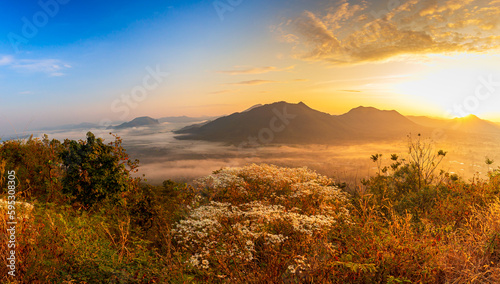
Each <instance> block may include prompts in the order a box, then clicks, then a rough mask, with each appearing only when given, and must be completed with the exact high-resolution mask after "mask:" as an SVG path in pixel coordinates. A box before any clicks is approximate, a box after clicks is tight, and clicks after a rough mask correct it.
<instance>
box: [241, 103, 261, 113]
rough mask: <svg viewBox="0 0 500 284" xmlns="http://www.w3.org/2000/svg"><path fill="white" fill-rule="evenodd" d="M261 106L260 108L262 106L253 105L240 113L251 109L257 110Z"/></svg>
mask: <svg viewBox="0 0 500 284" xmlns="http://www.w3.org/2000/svg"><path fill="white" fill-rule="evenodd" d="M261 106H262V104H256V105H253V106H251V107H249V108H247V109H246V110H244V111H242V112H247V111H251V110H252V109H254V108H257V107H261Z"/></svg>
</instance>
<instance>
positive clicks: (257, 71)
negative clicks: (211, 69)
mask: <svg viewBox="0 0 500 284" xmlns="http://www.w3.org/2000/svg"><path fill="white" fill-rule="evenodd" d="M294 67H295V66H289V67H285V68H281V69H278V68H276V67H274V66H267V67H253V68H247V69H234V70H227V71H217V73H223V74H229V75H242V74H262V73H267V72H271V71H275V72H276V71H285V70H290V69H293V68H294Z"/></svg>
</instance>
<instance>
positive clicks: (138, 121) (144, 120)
mask: <svg viewBox="0 0 500 284" xmlns="http://www.w3.org/2000/svg"><path fill="white" fill-rule="evenodd" d="M157 124H160V122H159V121H158V120H157V119H154V118H151V117H149V116H141V117H136V118H134V119H133V120H131V121H129V122H124V123H122V124H120V125H118V126H115V127H113V128H114V129H121V128H130V127H139V126H152V125H157Z"/></svg>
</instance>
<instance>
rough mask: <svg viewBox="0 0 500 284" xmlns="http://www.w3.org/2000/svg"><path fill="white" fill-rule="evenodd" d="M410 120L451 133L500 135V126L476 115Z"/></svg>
mask: <svg viewBox="0 0 500 284" xmlns="http://www.w3.org/2000/svg"><path fill="white" fill-rule="evenodd" d="M408 118H409V119H410V120H412V121H413V122H415V123H418V124H420V125H423V126H427V127H432V128H441V129H445V130H449V131H460V132H466V133H500V125H499V124H497V123H493V122H490V121H487V120H484V119H480V118H479V117H477V116H475V115H472V114H471V115H469V116H466V117H461V118H454V119H439V118H429V117H425V116H408Z"/></svg>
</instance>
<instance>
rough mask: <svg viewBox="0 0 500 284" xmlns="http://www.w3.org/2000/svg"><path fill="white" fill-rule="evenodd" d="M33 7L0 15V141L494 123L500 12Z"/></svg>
mask: <svg viewBox="0 0 500 284" xmlns="http://www.w3.org/2000/svg"><path fill="white" fill-rule="evenodd" d="M389 2H390V3H392V4H390V3H389ZM40 3H45V4H43V5H40V4H39V2H38V1H29V0H19V1H3V2H2V3H0V11H2V12H0V13H1V14H2V23H1V24H0V136H1V135H3V134H4V133H12V132H14V130H15V131H16V132H22V131H23V130H24V129H33V128H36V127H42V126H49V125H62V124H69V123H80V122H94V123H98V122H99V121H102V120H112V121H116V120H131V119H133V118H134V117H137V116H142V115H148V116H151V117H157V118H158V117H163V116H176V115H188V116H197V115H222V114H229V113H232V112H235V111H240V110H243V109H246V108H248V107H250V106H252V105H254V104H258V103H271V102H275V101H281V100H286V101H289V102H293V103H296V102H298V101H303V102H305V103H306V104H308V105H309V106H311V107H313V108H316V109H319V110H321V111H324V112H329V113H344V112H347V111H348V110H349V109H351V108H354V107H357V106H360V105H364V106H374V107H377V108H381V109H396V110H398V111H400V112H401V113H403V114H412V115H431V116H441V117H453V116H463V115H466V114H475V115H478V116H480V117H484V118H487V119H492V120H497V121H500V111H498V109H499V106H500V83H496V82H500V56H499V53H498V50H499V46H500V2H499V0H465V1H458V0H446V1H443V0H440V1H431V0H422V1H419V0H408V1H369V2H368V1H348V0H340V1H302V0H293V1H284V0H278V1H260V0H255V1H249V0H239V1H227V0H220V1H186V0H183V1H165V0H161V1H160V0H151V1H142V2H140V1H117V0H110V1H96V0H89V1H75V0H41V1H40ZM389 4H390V5H391V6H390V7H389V6H388V5H389ZM395 4H397V5H395ZM151 70H154V71H155V72H156V73H157V74H156V75H155V74H152V71H151ZM155 72H153V73H155ZM166 73H168V76H167V75H165V74H166ZM485 81H486V82H489V83H487V85H488V86H485V83H484V82H485ZM481 85H483V87H478V86H481ZM141 88H142V89H141ZM478 88H480V89H481V90H480V91H479V97H478V95H477V94H478V93H477V92H478V91H477V89H478ZM144 90H145V91H144ZM142 91H144V92H142ZM488 92H490V93H491V94H490V95H489V96H487V94H488ZM133 94H135V97H134V96H133Z"/></svg>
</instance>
